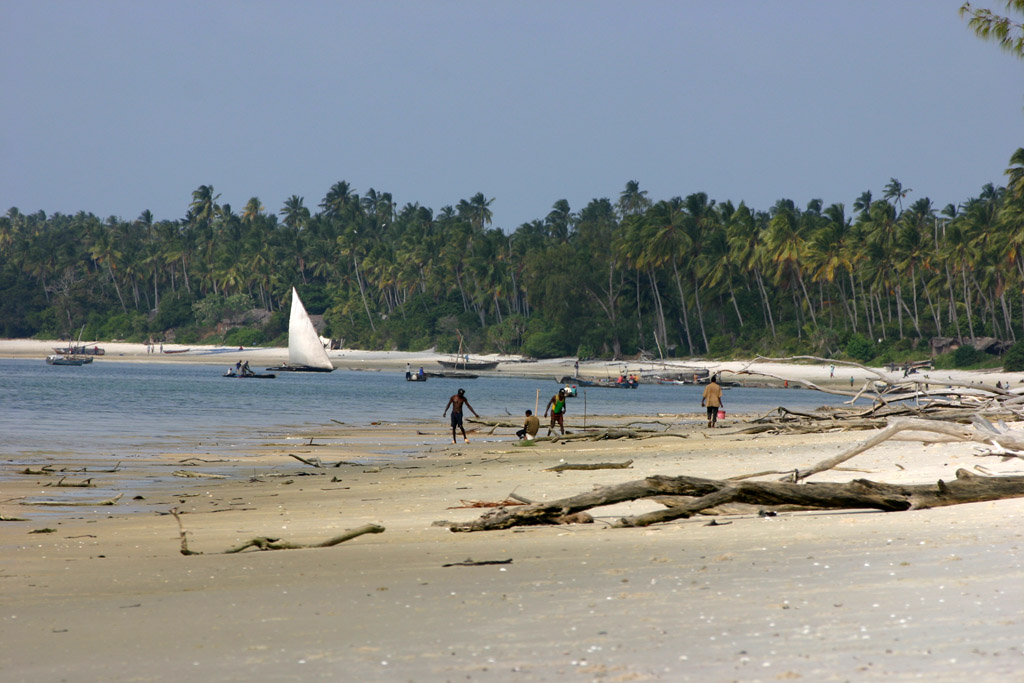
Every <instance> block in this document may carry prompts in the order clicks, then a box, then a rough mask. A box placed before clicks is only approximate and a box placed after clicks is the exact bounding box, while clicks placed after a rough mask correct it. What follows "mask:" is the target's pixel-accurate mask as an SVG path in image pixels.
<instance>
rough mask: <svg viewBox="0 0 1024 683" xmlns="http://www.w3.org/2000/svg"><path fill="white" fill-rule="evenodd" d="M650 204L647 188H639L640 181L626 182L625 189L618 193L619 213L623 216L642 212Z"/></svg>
mask: <svg viewBox="0 0 1024 683" xmlns="http://www.w3.org/2000/svg"><path fill="white" fill-rule="evenodd" d="M650 205H651V200H649V199H648V198H647V190H641V189H640V183H638V182H637V181H635V180H630V181H629V182H627V183H626V189H624V190H623V191H622V192H620V193H619V215H621V216H623V217H625V216H635V215H636V214H638V213H643V212H644V211H645V210H646V209H647V207H649V206H650Z"/></svg>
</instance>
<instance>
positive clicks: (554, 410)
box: [544, 389, 565, 435]
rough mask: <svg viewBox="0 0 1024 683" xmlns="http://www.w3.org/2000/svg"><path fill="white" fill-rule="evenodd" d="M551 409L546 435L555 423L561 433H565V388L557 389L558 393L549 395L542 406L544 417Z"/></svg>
mask: <svg viewBox="0 0 1024 683" xmlns="http://www.w3.org/2000/svg"><path fill="white" fill-rule="evenodd" d="M549 410H550V411H551V424H550V425H548V435H550V434H551V432H553V431H554V429H555V425H556V424H557V425H558V429H559V431H560V432H561V433H562V434H565V389H559V390H558V393H557V394H555V395H554V396H552V397H551V400H550V401H548V404H547V406H546V407H545V408H544V417H547V416H548V411H549Z"/></svg>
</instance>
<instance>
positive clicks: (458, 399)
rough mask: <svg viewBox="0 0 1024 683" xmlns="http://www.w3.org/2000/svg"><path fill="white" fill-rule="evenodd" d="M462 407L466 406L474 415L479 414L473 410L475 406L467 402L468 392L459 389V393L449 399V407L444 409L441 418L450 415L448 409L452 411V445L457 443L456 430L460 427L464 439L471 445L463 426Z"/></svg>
mask: <svg viewBox="0 0 1024 683" xmlns="http://www.w3.org/2000/svg"><path fill="white" fill-rule="evenodd" d="M462 406H466V407H467V408H469V409H470V411H472V413H473V415H475V416H476V417H480V416H479V415H477V412H476V411H475V410H473V406H471V405H469V401H467V400H466V390H465V389H459V391H458V393H456V394H455V395H453V396H452V397H451V398H449V399H448V405H446V406H445V407H444V412H443V413H441V417H444V416H445V415H447V414H448V409H449V408H451V409H452V443H455V428H456V427H458V428H459V429H461V430H462V439H463V440H464V441H465V442H466V443H469V437H468V436H466V428H465V427H464V426H463V425H462Z"/></svg>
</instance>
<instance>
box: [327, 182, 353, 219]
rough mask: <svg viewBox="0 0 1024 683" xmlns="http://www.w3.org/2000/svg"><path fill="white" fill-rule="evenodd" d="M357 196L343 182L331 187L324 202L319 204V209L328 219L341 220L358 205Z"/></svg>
mask: <svg viewBox="0 0 1024 683" xmlns="http://www.w3.org/2000/svg"><path fill="white" fill-rule="evenodd" d="M358 203H359V196H358V195H357V194H356V193H355V191H354V190H353V189H352V186H351V185H349V184H348V183H347V182H345V181H344V180H339V181H338V182H336V183H334V184H333V185H331V189H330V190H328V191H327V195H326V196H325V197H324V200H323V201H322V202H320V208H321V209H323V210H324V215H326V216H327V217H328V218H331V219H334V218H341V217H343V216H345V215H347V214H348V213H349V211H350V210H351V209H352V207H353V206H354V205H358Z"/></svg>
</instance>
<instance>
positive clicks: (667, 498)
mask: <svg viewBox="0 0 1024 683" xmlns="http://www.w3.org/2000/svg"><path fill="white" fill-rule="evenodd" d="M903 433H906V434H918V435H919V436H918V438H920V435H921V434H922V433H923V434H925V435H927V438H926V439H924V440H931V439H932V437H934V435H939V437H941V438H943V439H946V440H950V441H958V442H974V443H982V444H986V445H989V446H990V447H992V449H993V450H992V452H990V453H988V454H989V455H997V456H1000V457H1003V458H1010V457H1022V453H1024V434H1022V433H1020V432H1014V431H1010V430H1007V429H1006V428H1005V426H1003V427H1002V428H1001V429H1000V428H997V427H995V426H994V425H993V424H992V423H990V422H988V421H987V420H985V419H984V418H983V417H981V416H977V417H976V419H975V423H974V425H973V426H971V427H966V426H961V425H954V424H944V423H941V422H934V421H930V420H914V419H902V420H896V421H894V422H893V423H892V424H891V425H889V427H887V428H886V429H884V430H882V431H881V432H879V433H878V434H876V435H875V436H873V437H871V438H870V439H867V440H865V441H863V442H861V443H859V444H857V445H855V446H853V447H852V448H849V449H847V450H846V451H844V452H843V453H840V454H839V455H837V456H834V457H831V458H828V459H826V460H822V461H821V462H819V463H817V464H816V465H813V466H811V467H809V468H806V469H802V470H796V471H794V472H791V473H789V474H787V475H786V477H785V478H784V480H782V481H776V482H758V481H744V479H746V478H747V477H749V476H762V475H765V474H773V473H774V472H759V473H757V474H756V475H741V476H739V477H734V478H732V479H728V480H715V479H702V478H698V477H687V476H678V477H670V476H651V477H647V478H645V479H638V480H635V481H629V482H625V483H622V484H617V485H614V486H606V487H602V488H598V489H595V490H593V491H587V492H585V493H581V494H578V495H575V496H570V497H567V498H561V499H559V500H554V501H549V502H541V503H533V504H530V505H525V506H520V507H517V508H515V509H514V510H513V509H506V508H498V509H496V510H492V511H491V512H488V513H486V514H484V515H483V516H482V517H480V518H479V519H477V520H475V521H472V522H468V523H450V524H448V528H449V529H450V530H451V531H489V530H494V529H509V528H512V527H516V526H530V525H538V524H562V523H566V521H565V520H566V519H567V518H568V519H571V518H572V517H573V516H574V515H578V514H581V513H584V512H585V511H587V510H591V509H593V508H596V507H602V506H606V505H614V504H617V503H623V502H627V501H634V500H640V499H650V500H652V501H654V502H658V503H660V504H662V505H665V506H666V507H665V509H662V510H657V511H654V512H649V513H645V514H641V515H637V516H635V517H624V518H622V519H620V520H618V522H616V523H615V526H620V527H632V526H647V525H650V524H655V523H658V522H666V521H670V520H673V519H683V518H687V517H690V516H692V515H693V514H696V513H698V512H704V511H707V510H710V509H711V508H715V507H718V506H722V505H726V504H735V503H743V504H748V505H761V506H768V507H777V506H800V507H801V508H803V509H831V510H836V509H845V510H852V509H873V510H882V511H885V512H895V511H900V510H912V509H926V508H932V507H940V506H945V505H959V504H962V503H973V502H980V501H987V500H1001V499H1005V498H1019V497H1024V476H1003V477H979V476H977V475H975V474H972V473H970V472H968V471H967V470H964V469H959V470H957V472H956V475H955V476H956V479H955V480H953V481H949V482H945V481H943V480H941V479H940V480H939V481H938V482H936V483H935V484H887V483H884V482H874V481H869V480H867V479H857V480H854V481H851V482H846V483H810V484H808V483H801V482H802V481H803V480H805V479H807V478H808V477H810V476H812V475H814V474H818V473H820V472H824V471H827V470H830V469H833V468H835V467H836V466H837V465H839V464H841V463H844V462H846V461H848V460H850V459H851V458H853V457H855V456H856V455H858V454H860V453H863V452H864V451H866V450H868V449H870V448H872V447H874V446H876V445H878V444H880V443H882V442H884V441H886V440H888V439H891V438H893V437H895V436H896V435H899V434H903ZM678 497H683V498H678Z"/></svg>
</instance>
